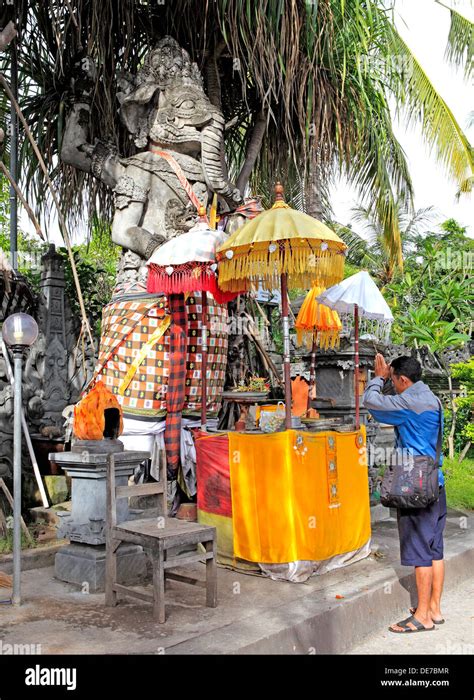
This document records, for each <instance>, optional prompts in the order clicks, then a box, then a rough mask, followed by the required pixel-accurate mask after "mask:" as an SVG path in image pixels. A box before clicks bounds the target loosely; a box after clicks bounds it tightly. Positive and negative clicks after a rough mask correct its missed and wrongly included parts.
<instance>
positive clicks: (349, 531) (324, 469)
mask: <svg viewBox="0 0 474 700" xmlns="http://www.w3.org/2000/svg"><path fill="white" fill-rule="evenodd" d="M365 444H366V435H365V427H364V426H362V427H361V429H360V431H359V432H350V433H337V432H324V433H310V432H304V431H296V430H286V431H284V432H280V433H274V434H267V435H249V434H245V433H238V432H235V433H233V432H231V433H229V463H230V474H231V484H232V514H233V525H234V553H235V556H236V557H239V558H242V559H246V560H247V561H252V562H262V563H271V564H282V563H285V562H291V561H301V560H306V561H321V560H324V559H328V558H330V557H333V556H335V555H337V554H343V553H347V552H352V551H354V550H356V549H358V548H359V547H361V546H362V545H364V544H365V543H366V542H367V541H368V540H369V538H370V536H371V530H370V507H369V486H368V473H367V458H366V451H365Z"/></svg>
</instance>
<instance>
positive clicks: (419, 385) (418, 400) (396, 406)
mask: <svg viewBox="0 0 474 700" xmlns="http://www.w3.org/2000/svg"><path fill="white" fill-rule="evenodd" d="M383 384H384V380H383V378H382V377H375V378H374V379H372V380H371V381H370V382H369V383H368V384H367V387H366V390H365V393H364V396H363V398H362V403H363V406H364V407H365V408H367V409H368V410H369V411H370V413H371V414H372V416H373V417H374V418H375V420H376V421H379V422H380V423H387V424H388V425H393V426H395V435H396V443H395V446H396V447H402V448H404V449H406V450H409V451H410V452H413V454H414V455H429V456H430V457H433V459H434V458H435V457H436V444H437V441H438V431H439V421H440V416H441V428H442V427H443V412H442V410H441V409H440V403H439V401H438V399H437V398H436V396H435V395H434V394H433V392H432V391H431V389H430V388H429V386H427V385H426V384H424V383H423V382H415V383H414V384H412V386H409V387H408V389H405V391H404V392H403V393H401V394H396V395H395V396H388V395H384V394H382V387H383ZM442 463H443V456H442V455H441V457H440V465H441V464H442ZM438 473H439V485H440V486H443V484H444V475H443V472H442V471H441V467H440V468H439V470H438Z"/></svg>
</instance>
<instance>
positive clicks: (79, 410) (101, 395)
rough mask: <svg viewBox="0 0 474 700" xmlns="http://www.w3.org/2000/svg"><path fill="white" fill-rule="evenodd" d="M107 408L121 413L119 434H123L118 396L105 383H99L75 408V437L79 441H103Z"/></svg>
mask: <svg viewBox="0 0 474 700" xmlns="http://www.w3.org/2000/svg"><path fill="white" fill-rule="evenodd" d="M106 408H117V409H118V410H119V413H120V427H119V431H118V434H119V435H121V434H122V432H123V416H122V407H121V405H120V404H119V402H118V400H117V398H116V396H115V395H114V394H112V392H111V391H109V390H108V389H107V388H106V386H105V385H104V384H103V382H97V383H96V384H95V386H94V388H93V389H91V391H90V392H89V393H88V394H87V396H85V397H84V398H83V399H81V401H79V403H77V404H76V405H75V406H74V422H73V430H74V435H75V436H76V438H77V439H78V440H102V439H103V437H104V428H105V415H104V411H105V409H106Z"/></svg>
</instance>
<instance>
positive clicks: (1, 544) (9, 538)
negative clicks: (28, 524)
mask: <svg viewBox="0 0 474 700" xmlns="http://www.w3.org/2000/svg"><path fill="white" fill-rule="evenodd" d="M31 535H32V537H33V541H32V542H30V541H29V540H27V539H26V536H25V534H24V532H23V531H22V533H21V548H22V549H34V548H35V547H37V546H38V543H37V542H36V540H35V539H34V532H31ZM12 552H13V530H8V531H7V535H6V537H0V554H11V553H12Z"/></svg>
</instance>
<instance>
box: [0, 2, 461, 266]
mask: <svg viewBox="0 0 474 700" xmlns="http://www.w3.org/2000/svg"><path fill="white" fill-rule="evenodd" d="M13 8H14V12H15V13H16V16H15V18H14V19H15V21H16V22H17V26H18V28H19V30H20V38H19V41H18V45H17V48H18V56H19V58H18V61H19V72H20V95H21V106H22V109H23V111H24V113H25V115H26V116H27V119H28V122H29V124H30V125H31V128H32V130H33V133H34V135H35V138H36V140H37V141H38V143H39V144H40V147H41V150H42V152H43V153H44V155H45V159H46V161H47V162H48V164H49V167H50V171H51V173H52V175H53V177H54V179H55V182H56V184H57V186H58V187H59V189H60V191H61V195H62V196H61V201H62V203H63V206H64V209H65V211H66V212H67V213H68V214H70V213H71V212H78V211H79V212H80V211H83V205H84V201H85V202H86V203H88V205H89V206H90V207H91V208H93V209H94V208H96V207H98V208H99V210H100V214H102V215H107V214H110V207H111V201H110V196H109V194H108V193H107V192H106V190H104V189H102V188H101V186H99V185H98V184H97V182H95V181H94V180H93V179H92V178H91V177H90V176H89V175H84V174H82V173H78V172H77V171H74V170H72V169H71V168H69V167H68V166H66V165H64V164H63V163H62V162H61V161H60V160H59V159H58V153H59V149H60V144H61V139H62V135H63V131H64V117H65V112H66V107H67V103H68V100H69V99H70V80H71V76H73V75H74V74H75V66H76V65H77V63H78V61H81V60H83V59H84V58H91V59H92V60H94V63H95V65H96V66H97V77H96V83H95V90H94V92H93V97H92V99H93V102H92V115H94V119H93V120H92V122H93V123H91V125H90V127H91V136H92V138H94V137H101V138H105V139H107V140H108V141H110V142H112V143H113V144H115V145H116V146H117V148H118V149H119V151H120V152H121V153H124V154H128V153H130V150H131V148H132V145H131V143H130V140H129V139H128V138H127V134H126V132H125V130H124V128H123V126H122V125H121V124H120V123H119V121H118V119H117V117H116V107H117V100H116V94H117V76H118V73H119V72H120V71H129V72H132V73H133V72H135V70H136V69H137V67H138V66H139V64H140V62H141V60H142V58H143V55H144V53H145V52H146V51H147V50H148V49H149V48H150V47H151V46H153V44H154V43H155V42H156V41H157V39H159V38H160V37H161V36H163V34H165V33H168V34H171V35H173V36H174V37H175V38H176V39H177V40H178V42H180V43H181V44H182V45H183V46H184V47H185V48H186V49H187V50H188V51H189V52H190V54H191V56H192V57H193V59H194V60H195V61H197V63H198V65H199V66H200V67H201V68H202V70H203V73H204V76H205V81H206V86H207V91H208V95H209V97H210V99H211V101H212V102H213V103H214V104H216V105H219V106H221V108H222V110H223V113H224V115H225V117H226V120H227V126H228V128H227V132H226V148H227V154H228V159H229V163H230V170H231V173H232V174H233V175H234V177H235V178H236V181H237V182H238V184H239V187H240V188H241V189H242V190H243V189H245V187H246V185H247V183H249V182H250V185H251V187H252V189H253V190H254V191H255V192H257V193H258V194H260V195H262V196H263V198H264V201H268V199H269V192H270V183H272V182H273V181H274V180H275V178H276V177H282V176H284V179H285V180H290V181H291V188H290V189H291V190H292V191H294V192H295V193H296V192H298V189H301V188H298V187H297V186H295V183H296V185H301V187H302V188H303V194H300V195H299V196H300V199H302V200H303V205H304V206H305V207H306V209H307V211H308V212H309V213H316V214H318V215H319V216H322V215H328V214H329V212H328V198H327V196H325V195H327V191H328V187H329V184H330V182H331V179H332V178H333V177H334V175H335V174H336V173H338V172H341V171H342V172H343V173H345V174H346V175H347V177H348V178H349V180H350V181H351V182H352V183H353V184H354V185H355V186H356V188H357V190H358V192H359V194H360V197H361V199H362V200H363V201H365V202H367V204H366V206H367V207H368V209H369V211H370V212H371V214H372V215H373V216H375V217H376V218H377V220H378V222H379V226H380V227H381V229H382V231H383V240H384V241H385V244H386V246H387V248H388V249H389V251H390V256H391V258H392V260H393V261H397V262H398V264H399V265H401V262H402V254H401V237H400V225H399V221H398V218H397V201H399V200H400V199H401V200H403V201H405V202H406V205H407V207H410V206H411V203H412V195H413V187H412V183H411V179H410V174H409V172H408V167H407V163H406V159H405V155H404V153H403V149H402V148H401V146H400V144H399V143H398V141H397V139H396V138H395V136H394V134H393V130H392V119H391V115H390V109H389V99H390V98H394V99H395V101H396V104H397V106H398V107H399V108H400V109H402V110H404V112H405V114H406V116H407V121H416V122H417V123H418V124H419V125H420V126H421V129H422V133H423V136H424V139H425V140H426V142H427V143H428V145H430V146H432V147H434V148H435V151H436V154H437V156H438V159H439V160H440V162H442V163H443V164H444V166H445V167H446V168H447V170H448V172H449V173H450V175H451V176H452V177H453V178H454V179H455V181H456V182H458V183H459V188H460V191H461V190H463V187H464V189H465V187H466V186H465V185H463V183H465V182H466V181H467V180H468V179H469V178H470V177H471V176H472V173H473V171H474V167H473V157H472V150H471V147H470V145H469V143H468V141H467V138H466V137H465V135H464V134H463V132H462V130H461V128H460V126H459V125H458V124H457V122H456V120H455V118H454V116H453V114H452V112H451V111H450V109H449V107H448V105H447V104H446V103H445V102H444V100H443V99H442V97H441V96H440V95H439V93H438V92H437V91H436V90H435V88H434V87H433V85H432V84H431V82H430V80H429V79H428V77H427V75H426V73H425V72H424V71H423V69H422V67H421V66H420V64H419V63H418V61H417V60H416V58H415V56H414V55H413V53H412V52H411V50H410V49H409V47H408V46H407V45H406V43H405V42H404V41H403V40H402V38H401V36H400V35H399V33H398V32H397V30H396V27H395V24H394V20H393V12H392V10H391V9H390V8H389V9H387V8H386V6H385V2H384V0H351V2H350V3H349V2H345V1H344V0H318V2H315V1H310V0H285V1H284V2H283V1H282V0H278V1H277V0H261V1H260V2H258V3H257V2H254V0H214V2H203V1H202V0H175V1H174V2H166V3H156V2H152V1H151V0H121V2H120V3H112V2H97V1H96V0H43V1H42V2H40V3H39V2H32V1H31V0H17V2H16V3H15V4H14V5H7V6H6V10H5V12H7V13H8V12H10V13H11V12H13ZM4 14H5V13H4ZM8 18H9V17H8V16H5V17H0V19H2V20H3V22H2V24H3V26H5V24H6V20H7V19H8ZM466 22H467V20H465V22H463V23H461V24H460V21H459V20H458V19H457V14H456V13H454V14H453V13H452V30H451V33H450V42H449V46H450V47H451V53H450V54H449V55H448V59H449V60H451V61H452V62H453V63H454V64H456V65H458V64H460V63H463V64H465V65H466V70H467V66H468V63H469V61H468V60H467V59H468V58H469V57H468V56H467V57H466V54H467V53H468V52H469V51H470V50H471V49H470V48H469V44H467V45H466V40H465V31H466V27H469V26H471V27H472V25H470V23H468V24H466ZM466 46H467V48H466ZM394 56H396V57H398V59H399V60H398V61H397V62H396V65H395V64H394V61H393V57H394ZM6 58H8V57H6ZM6 62H7V61H6V60H4V61H3V63H4V64H5V63H6ZM6 109H7V102H6V100H3V102H2V103H1V104H0V116H1V113H2V112H3V116H4V113H5V111H6ZM21 155H22V173H23V178H24V180H25V182H26V184H27V185H28V187H29V191H30V196H31V198H32V199H34V200H35V201H36V203H37V205H38V206H39V205H41V204H43V203H44V202H45V200H46V194H45V188H44V178H43V175H42V173H41V172H40V171H39V169H38V168H37V162H36V158H35V157H34V155H33V154H32V152H31V149H30V147H29V144H28V142H27V141H24V142H23V144H22V150H21ZM84 195H85V197H84Z"/></svg>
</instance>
